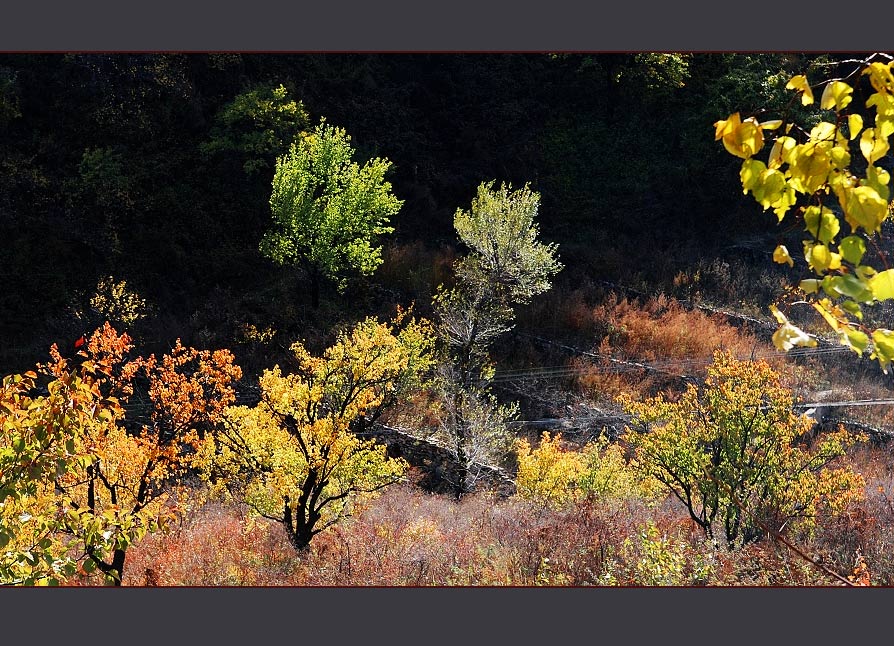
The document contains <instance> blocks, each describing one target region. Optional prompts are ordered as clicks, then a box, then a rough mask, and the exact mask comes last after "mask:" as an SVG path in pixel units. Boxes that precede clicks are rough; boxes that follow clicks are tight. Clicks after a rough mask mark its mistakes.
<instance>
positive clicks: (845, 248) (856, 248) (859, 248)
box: [838, 236, 866, 265]
mask: <svg viewBox="0 0 894 646" xmlns="http://www.w3.org/2000/svg"><path fill="white" fill-rule="evenodd" d="M838 252H839V253H840V254H841V256H842V257H843V258H844V259H845V260H847V261H848V262H849V263H851V264H853V265H859V264H860V260H862V259H863V254H865V253H866V243H865V242H864V241H863V238H861V237H860V236H848V237H846V238H844V239H843V240H842V241H841V242H840V243H839V245H838Z"/></svg>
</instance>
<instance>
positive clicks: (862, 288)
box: [823, 274, 873, 303]
mask: <svg viewBox="0 0 894 646" xmlns="http://www.w3.org/2000/svg"><path fill="white" fill-rule="evenodd" d="M827 278H828V281H829V287H830V290H831V291H834V293H833V294H830V296H847V297H848V298H852V299H854V300H855V301H859V302H861V303H868V302H870V301H872V299H873V293H872V291H871V290H870V289H869V288H868V287H867V285H866V283H865V282H863V281H862V280H860V279H859V278H857V277H856V276H854V275H852V274H844V275H842V276H828V277H827ZM823 282H825V280H824V281H823ZM830 290H827V291H826V293H827V294H828V293H829V291H830Z"/></svg>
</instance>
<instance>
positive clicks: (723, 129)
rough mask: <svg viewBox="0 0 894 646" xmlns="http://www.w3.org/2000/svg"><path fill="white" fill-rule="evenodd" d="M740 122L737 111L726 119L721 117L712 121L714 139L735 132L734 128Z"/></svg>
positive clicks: (718, 139)
mask: <svg viewBox="0 0 894 646" xmlns="http://www.w3.org/2000/svg"><path fill="white" fill-rule="evenodd" d="M741 123H742V118H741V117H740V116H739V113H738V112H735V113H733V114H731V115H730V116H729V118H728V119H721V120H720V121H715V122H714V141H720V139H722V138H723V137H725V136H726V135H728V134H731V133H733V132H735V130H736V128H738V127H739V125H741Z"/></svg>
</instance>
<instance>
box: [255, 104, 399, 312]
mask: <svg viewBox="0 0 894 646" xmlns="http://www.w3.org/2000/svg"><path fill="white" fill-rule="evenodd" d="M353 156H354V148H353V146H352V145H351V138H350V136H349V135H348V134H347V133H346V132H345V131H344V129H342V128H337V127H334V126H330V125H328V124H326V123H325V122H322V121H321V122H320V124H319V125H318V126H317V127H316V128H314V130H313V132H312V133H306V134H302V135H301V136H300V137H298V138H297V140H296V141H295V142H294V143H293V144H292V145H291V147H290V149H289V151H288V152H287V153H286V154H285V155H283V156H282V157H279V158H278V159H277V162H276V173H275V175H274V177H273V192H272V194H271V196H270V208H271V211H272V216H273V222H272V226H271V228H270V229H269V230H268V231H267V233H265V234H264V237H263V239H262V240H261V245H260V249H261V253H262V254H264V255H265V256H266V257H268V258H270V259H271V260H273V261H274V262H276V263H277V264H279V265H294V264H298V265H300V266H302V267H303V268H304V269H305V270H306V271H307V272H308V274H309V275H310V278H311V287H312V290H313V291H312V299H313V303H314V305H316V304H317V303H318V300H319V281H320V280H321V279H322V278H326V279H329V280H332V281H335V283H336V284H337V285H338V286H339V287H340V288H341V287H344V285H345V281H346V278H347V275H348V274H349V273H351V272H356V273H359V274H362V275H369V274H372V273H373V272H374V271H375V269H376V268H377V267H378V266H379V265H380V264H381V263H382V248H381V247H379V246H377V245H376V243H377V239H378V237H379V236H380V235H382V234H386V233H391V232H392V231H393V230H394V229H393V228H392V227H390V226H388V224H389V218H390V217H391V216H393V215H395V214H396V213H397V212H398V211H399V210H400V207H401V205H402V204H403V202H402V201H401V200H399V199H397V198H396V197H395V196H394V195H393V194H392V193H391V184H390V183H389V182H387V181H386V180H385V174H386V173H387V172H388V170H389V169H390V168H391V162H389V161H388V160H386V159H380V158H378V157H376V158H373V159H370V160H369V161H367V162H366V163H364V164H363V165H362V166H361V165H359V164H358V163H357V162H355V161H352V158H353Z"/></svg>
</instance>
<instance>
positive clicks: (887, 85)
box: [862, 62, 894, 94]
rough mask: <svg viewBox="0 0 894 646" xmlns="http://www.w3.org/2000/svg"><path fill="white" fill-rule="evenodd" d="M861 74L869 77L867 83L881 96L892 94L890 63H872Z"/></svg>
mask: <svg viewBox="0 0 894 646" xmlns="http://www.w3.org/2000/svg"><path fill="white" fill-rule="evenodd" d="M862 73H863V74H868V75H869V82H870V83H872V87H873V88H875V91H876V92H879V93H881V94H884V93H887V94H890V93H892V92H894V76H892V75H891V64H890V63H879V62H875V63H872V64H870V65H869V67H867V68H866V69H864V70H863V72H862Z"/></svg>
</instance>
